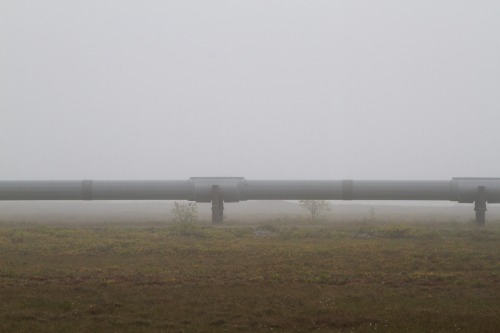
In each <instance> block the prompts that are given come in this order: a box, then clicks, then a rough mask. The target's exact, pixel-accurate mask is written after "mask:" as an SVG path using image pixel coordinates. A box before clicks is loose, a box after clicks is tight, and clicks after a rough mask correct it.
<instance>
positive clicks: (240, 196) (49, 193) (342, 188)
mask: <svg viewBox="0 0 500 333" xmlns="http://www.w3.org/2000/svg"><path fill="white" fill-rule="evenodd" d="M213 185H217V186H219V190H220V196H221V198H222V199H223V200H224V201H225V202H238V201H244V200H449V201H458V202H474V201H475V200H476V197H477V191H478V187H479V186H484V188H485V198H486V201H487V202H489V203H500V178H453V179H452V180H450V181H439V180H431V181H407V180H359V181H358V180H245V179H244V178H243V177H193V178H190V179H189V180H159V181H155V180H149V181H137V180H136V181H120V180H116V181H105V180H97V181H92V180H84V181H0V200H191V201H196V202H210V201H211V200H212V186H213Z"/></svg>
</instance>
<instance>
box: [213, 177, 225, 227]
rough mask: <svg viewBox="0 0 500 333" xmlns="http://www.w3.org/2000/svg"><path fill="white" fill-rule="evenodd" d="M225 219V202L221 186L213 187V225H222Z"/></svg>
mask: <svg viewBox="0 0 500 333" xmlns="http://www.w3.org/2000/svg"><path fill="white" fill-rule="evenodd" d="M223 218H224V200H223V199H222V195H221V193H220V187H219V185H212V223H222V220H223Z"/></svg>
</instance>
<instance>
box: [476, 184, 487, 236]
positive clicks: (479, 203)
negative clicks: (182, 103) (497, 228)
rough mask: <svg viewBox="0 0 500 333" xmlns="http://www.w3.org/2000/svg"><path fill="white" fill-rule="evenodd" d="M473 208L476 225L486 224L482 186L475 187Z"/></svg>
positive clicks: (484, 191)
mask: <svg viewBox="0 0 500 333" xmlns="http://www.w3.org/2000/svg"><path fill="white" fill-rule="evenodd" d="M474 210H475V211H476V225H477V226H478V227H483V226H484V225H485V224H486V188H485V187H484V186H479V187H478V188H477V195H476V201H475V202H474Z"/></svg>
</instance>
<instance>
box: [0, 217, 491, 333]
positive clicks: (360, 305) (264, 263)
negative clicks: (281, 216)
mask: <svg viewBox="0 0 500 333" xmlns="http://www.w3.org/2000/svg"><path fill="white" fill-rule="evenodd" d="M499 250H500V224H499V223H489V225H488V226H487V227H486V228H483V229H477V228H475V227H474V226H473V225H471V224H466V223H451V222H450V223H424V222H420V223H417V222H412V223H401V224H387V223H377V222H373V221H372V222H364V223H344V224H342V223H335V224H327V223H325V224H322V225H314V226H298V225H296V226H291V225H288V224H287V223H283V221H282V222H280V223H278V224H276V223H275V224H273V223H266V224H260V225H254V226H248V225H246V226H243V227H241V226H237V225H232V226H227V225H226V226H211V225H209V224H185V225H167V224H159V223H158V224H155V223H149V224H147V225H145V224H109V223H108V224H104V223H103V224H92V225H83V224H80V225H74V224H73V225H64V224H57V225H56V224H8V223H3V224H1V225H0V298H1V302H0V331H1V332H227V331H229V332H238V331H239V332H271V331H272V332H308V331H318V332H372V331H378V332H458V331H461V332H498V327H500V306H499V304H500V303H499V299H500V251H499Z"/></svg>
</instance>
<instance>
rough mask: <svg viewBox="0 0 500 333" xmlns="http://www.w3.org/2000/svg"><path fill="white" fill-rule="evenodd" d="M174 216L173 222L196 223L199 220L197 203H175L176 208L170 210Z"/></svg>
mask: <svg viewBox="0 0 500 333" xmlns="http://www.w3.org/2000/svg"><path fill="white" fill-rule="evenodd" d="M170 212H171V213H172V215H173V218H172V222H175V223H186V222H194V221H196V219H197V218H198V206H197V205H196V203H195V202H189V203H187V204H179V203H178V202H174V207H173V208H172V209H171V210H170Z"/></svg>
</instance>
